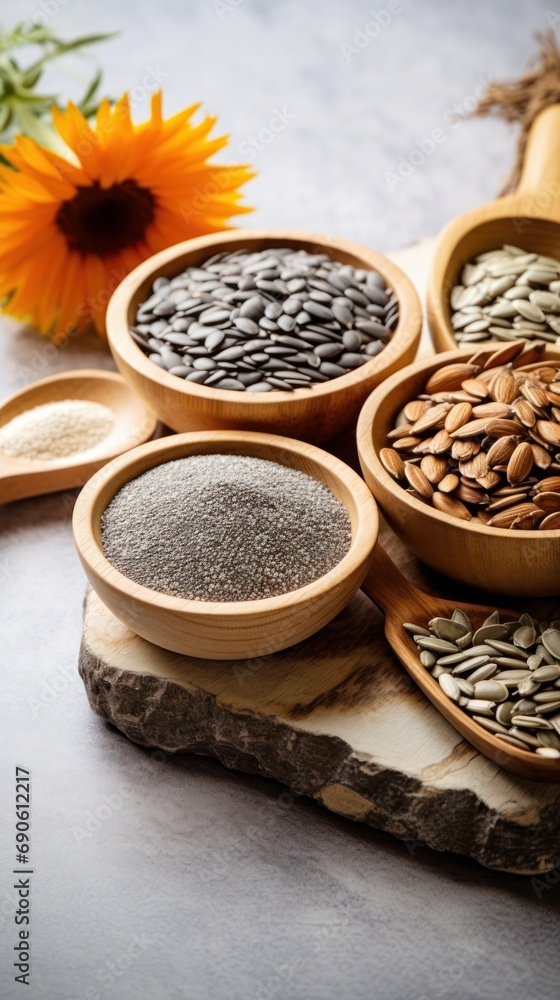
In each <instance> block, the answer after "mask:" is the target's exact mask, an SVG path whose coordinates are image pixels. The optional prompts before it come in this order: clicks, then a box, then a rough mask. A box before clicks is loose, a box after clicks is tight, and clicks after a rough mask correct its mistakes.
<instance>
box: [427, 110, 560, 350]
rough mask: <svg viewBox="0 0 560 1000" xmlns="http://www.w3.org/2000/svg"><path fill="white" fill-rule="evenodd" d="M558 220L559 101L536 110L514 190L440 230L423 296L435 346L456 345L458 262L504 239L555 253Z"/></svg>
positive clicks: (559, 240) (558, 251) (559, 255)
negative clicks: (454, 303) (453, 322)
mask: <svg viewBox="0 0 560 1000" xmlns="http://www.w3.org/2000/svg"><path fill="white" fill-rule="evenodd" d="M559 223H560V104H553V105H551V106H550V107H548V108H545V109H544V110H543V111H541V112H540V114H538V115H537V117H536V118H535V121H534V122H533V125H532V126H531V129H530V132H529V135H528V139H527V151H526V153H525V159H524V163H523V170H522V173H521V179H520V181H519V185H518V188H517V190H516V192H515V194H513V195H508V196H507V197H505V198H497V199H496V200H495V201H491V202H488V204H487V205H482V206H480V207H479V208H474V209H472V210H471V211H469V212H465V213H464V214H463V215H460V216H458V217H457V218H456V219H453V220H452V221H451V222H449V223H448V224H447V225H446V226H445V228H444V229H443V230H442V232H441V233H440V236H439V238H438V242H437V245H436V250H435V256H434V260H433V264H432V271H431V275H430V281H429V286H428V297H427V309H428V322H429V325H430V332H431V335H432V340H433V342H434V345H435V348H436V350H438V351H452V350H455V349H456V347H457V342H456V340H455V336H454V333H453V328H452V326H451V310H450V306H449V298H450V295H451V290H452V288H453V286H454V285H455V283H456V281H457V277H458V275H459V274H460V272H461V270H462V268H463V265H464V264H466V263H467V261H470V260H472V259H473V258H474V257H476V256H477V255H478V254H480V253H484V252H486V251H488V250H497V249H499V248H500V247H501V246H502V245H503V244H504V243H510V244H513V245H514V246H519V247H522V248H523V249H524V250H527V251H528V252H531V253H540V254H544V255H546V256H549V257H555V258H556V259H560V225H559ZM475 346H476V345H473V347H475ZM497 346H499V344H497Z"/></svg>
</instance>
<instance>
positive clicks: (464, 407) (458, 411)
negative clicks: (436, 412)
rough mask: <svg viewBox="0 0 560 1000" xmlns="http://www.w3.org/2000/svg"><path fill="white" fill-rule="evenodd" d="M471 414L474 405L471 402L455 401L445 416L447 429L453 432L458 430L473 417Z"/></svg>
mask: <svg viewBox="0 0 560 1000" xmlns="http://www.w3.org/2000/svg"><path fill="white" fill-rule="evenodd" d="M471 414H472V406H471V404H470V403H455V406H452V407H451V409H450V410H449V412H448V414H447V416H446V418H445V424H444V427H445V429H446V431H447V432H448V433H449V434H451V432H452V431H456V430H458V428H459V427H462V426H463V424H466V423H467V422H468V421H469V420H470V419H471Z"/></svg>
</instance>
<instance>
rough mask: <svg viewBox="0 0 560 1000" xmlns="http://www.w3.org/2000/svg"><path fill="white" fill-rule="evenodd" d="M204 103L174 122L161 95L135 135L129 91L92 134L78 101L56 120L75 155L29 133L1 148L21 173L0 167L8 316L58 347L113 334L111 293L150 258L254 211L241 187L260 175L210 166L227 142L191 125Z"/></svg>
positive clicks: (1, 287)
mask: <svg viewBox="0 0 560 1000" xmlns="http://www.w3.org/2000/svg"><path fill="white" fill-rule="evenodd" d="M199 106H200V105H198V104H195V105H193V106H192V107H189V108H186V109H185V110H184V111H182V112H180V113H179V114H177V115H175V116H173V117H172V118H168V119H167V120H164V119H163V117H162V111H161V94H159V93H158V94H154V95H153V97H152V108H151V117H150V119H149V120H148V121H146V122H144V123H142V124H141V125H136V126H135V125H134V124H133V123H132V120H131V116H130V107H129V100H128V95H126V94H125V95H124V96H123V97H122V98H121V99H120V101H118V103H117V104H115V105H114V106H113V107H111V105H110V104H109V101H107V100H105V101H103V102H102V104H101V105H100V108H99V111H98V114H97V119H96V123H95V126H94V127H92V126H90V125H89V124H88V122H87V120H86V119H85V118H84V116H83V115H82V114H81V112H80V111H79V110H78V109H77V108H76V107H75V106H74V105H73V104H69V105H68V107H67V109H66V110H65V111H59V110H58V109H56V108H53V112H52V114H53V122H54V125H55V128H56V130H57V132H58V135H59V136H60V138H61V139H62V140H63V142H64V143H65V145H66V146H67V147H68V150H69V157H68V158H66V157H65V156H61V155H59V154H58V153H55V152H53V151H51V150H49V149H46V148H45V147H43V146H40V145H39V144H38V143H36V142H35V141H34V140H33V139H29V138H26V137H24V136H18V137H17V138H16V139H15V140H14V143H13V144H12V145H9V146H2V147H0V151H1V153H2V155H3V157H4V158H5V160H7V161H8V163H9V164H11V166H6V165H0V297H2V298H3V299H5V303H4V310H5V311H6V312H8V313H10V314H11V315H12V316H14V317H16V318H17V319H20V320H25V321H28V322H31V323H33V325H35V326H37V327H38V328H39V330H41V332H42V333H46V334H49V335H51V336H52V337H53V338H54V339H55V340H59V341H60V340H63V339H64V338H66V337H67V336H68V335H69V334H70V333H72V332H73V331H74V330H81V329H83V328H84V327H85V326H87V325H88V324H89V323H93V324H94V326H95V327H96V328H97V330H98V331H99V332H103V330H104V317H105V309H106V306H107V302H108V300H109V298H110V296H111V293H112V292H113V291H114V289H115V288H116V286H117V285H118V284H119V282H120V281H121V280H122V278H124V276H125V275H126V274H127V273H128V272H129V271H131V270H132V268H133V267H135V266H136V265H137V264H139V263H140V261H142V260H145V258H146V257H149V256H151V255H152V254H153V253H156V252H157V251H158V250H162V249H164V248H165V247H168V246H171V245H172V244H173V243H178V242H180V241H181V240H186V239H190V238H191V237H194V236H201V235H203V234H204V233H212V232H217V231H219V230H222V229H227V228H230V227H229V226H228V221H229V219H230V218H231V217H232V216H235V215H239V214H240V213H244V212H248V211H251V209H249V208H248V207H246V206H244V205H241V204H240V198H241V195H240V193H239V187H240V186H241V185H242V184H244V183H245V182H246V181H247V180H249V179H250V177H252V176H254V175H253V174H252V173H251V172H250V170H249V167H247V166H244V165H238V166H223V165H217V164H210V163H208V162H207V161H208V158H209V157H211V156H212V155H213V154H214V153H216V152H217V151H218V150H219V149H222V148H223V147H224V146H225V145H226V144H227V136H225V137H220V138H217V139H209V138H208V135H209V133H210V132H211V130H212V129H213V127H214V125H215V123H216V119H215V118H211V117H206V118H205V119H204V120H203V121H202V122H201V123H200V124H198V125H193V124H192V122H191V119H192V116H193V114H194V113H195V111H196V110H197V109H198V108H199ZM70 157H71V158H70Z"/></svg>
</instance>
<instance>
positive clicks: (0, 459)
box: [0, 369, 157, 503]
mask: <svg viewBox="0 0 560 1000" xmlns="http://www.w3.org/2000/svg"><path fill="white" fill-rule="evenodd" d="M63 399H84V400H90V401H92V402H95V403H101V404H103V405H104V406H107V407H109V409H110V410H112V411H113V414H114V416H115V427H114V429H113V431H111V433H110V434H109V435H108V437H107V440H106V441H103V442H101V444H99V445H97V446H96V448H95V449H90V450H89V451H88V452H81V453H78V454H76V455H72V456H70V457H68V458H63V459H55V460H52V461H35V460H33V461H28V460H27V459H24V458H15V457H12V456H10V455H5V454H2V453H0V503H8V502H10V501H11V500H21V499H22V498H24V497H32V496H39V494H41V493H54V492H56V491H57V490H68V489H72V488H73V487H75V486H83V484H84V483H85V482H87V480H88V479H89V478H90V476H92V475H93V473H94V472H97V470H98V469H100V468H101V466H103V465H105V463H106V462H108V461H109V460H110V459H112V458H115V457H116V456H117V455H120V454H121V453H122V452H124V451H128V450H129V448H134V447H135V446H136V445H138V444H143V443H144V441H147V440H148V439H149V438H151V436H152V434H153V433H154V431H155V429H156V424H157V418H156V416H155V414H153V413H152V412H151V411H150V410H149V409H148V407H147V406H146V405H145V403H143V402H142V400H141V399H140V398H139V397H138V396H136V395H135V394H134V393H133V392H132V390H131V389H129V387H128V386H127V384H126V382H125V381H124V379H123V378H121V376H120V375H117V374H116V373H115V372H110V371H99V370H96V369H83V370H81V371H71V372H64V373H62V374H60V375H52V376H50V377H49V378H44V379H41V380H40V381H39V382H34V383H33V384H32V385H30V386H27V387H26V388H25V389H22V390H21V391H20V392H16V393H15V395H13V396H10V398H9V399H7V400H5V402H4V403H2V404H1V405H0V427H2V426H4V424H7V423H8V421H10V420H12V419H13V417H16V416H18V415H19V414H20V413H23V412H24V411H25V410H30V409H32V408H33V407H34V406H42V405H43V404H45V403H53V402H55V401H57V400H63Z"/></svg>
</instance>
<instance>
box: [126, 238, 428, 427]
mask: <svg viewBox="0 0 560 1000" xmlns="http://www.w3.org/2000/svg"><path fill="white" fill-rule="evenodd" d="M273 246H293V247H296V248H300V249H304V250H309V251H311V252H312V253H328V254H329V255H330V256H331V257H333V258H334V259H335V260H339V261H342V262H343V263H345V264H352V265H354V266H355V267H359V268H367V269H375V270H376V271H378V272H379V274H381V275H382V277H383V278H384V280H385V281H386V283H387V285H388V286H390V287H391V289H392V290H393V291H394V293H395V294H396V296H397V298H398V300H399V310H400V313H399V322H398V325H397V328H396V330H395V333H394V335H393V337H392V338H391V340H390V341H389V343H388V344H387V346H386V347H385V348H384V349H383V351H381V353H380V354H378V355H377V357H375V358H372V359H371V361H368V362H366V364H364V365H362V366H361V367H360V368H357V369H355V370H354V371H352V372H349V373H348V375H341V376H340V377H339V378H336V379H332V380H331V381H329V382H323V383H321V384H319V385H315V386H313V388H311V389H295V390H294V391H293V392H271V393H239V392H231V391H228V390H227V389H214V388H212V387H210V388H208V387H207V386H204V385H197V384H196V383H194V382H186V381H184V380H183V379H181V378H178V377H177V376H176V375H170V374H169V372H166V371H163V370H162V369H161V368H158V366H157V365H155V364H154V363H153V362H152V361H150V360H149V358H148V357H146V355H145V354H144V352H143V351H142V350H141V349H140V348H139V347H138V346H137V344H135V343H134V340H133V339H132V337H131V336H130V332H129V331H130V327H131V325H132V324H133V323H134V320H135V316H136V311H137V307H138V305H139V304H140V303H141V302H143V301H144V300H145V299H147V298H148V296H149V294H150V291H151V287H152V282H153V281H154V279H155V278H156V277H157V276H158V275H165V276H167V277H172V276H174V275H176V274H179V272H180V271H183V270H184V269H185V268H186V267H188V266H189V265H196V264H200V263H201V262H202V261H204V260H206V259H207V258H208V257H210V256H211V255H213V254H215V253H219V252H221V251H233V250H238V249H240V248H243V247H247V248H249V249H250V250H252V251H255V250H262V249H265V248H266V247H273ZM421 328H422V310H421V306H420V302H419V299H418V296H417V294H416V291H415V289H414V287H413V285H412V284H411V282H410V281H409V279H408V278H407V277H406V275H405V274H403V272H402V271H401V270H400V268H398V267H397V266H396V265H395V264H393V263H391V261H389V260H387V258H386V257H383V256H382V255H381V254H378V253H375V252H374V251H373V250H368V249H367V248H366V247H363V246H360V245H359V244H358V243H352V242H350V241H349V240H342V239H337V238H335V237H328V236H317V235H315V234H313V233H306V232H297V231H295V230H291V229H256V230H250V229H245V230H244V229H238V230H234V231H233V232H224V233H214V234H212V235H210V236H203V237H200V238H199V239H194V240H188V241H187V242H186V243H179V244H177V245H176V246H173V247H170V248H169V249H167V250H163V251H161V253H158V254H156V255H155V256H154V257H151V258H150V259H149V260H146V261H144V263H142V264H140V265H139V266H138V267H137V268H135V270H134V271H132V272H131V273H130V274H129V275H128V276H127V277H126V278H125V279H124V281H122V282H121V284H120V285H119V287H118V288H117V289H116V291H115V293H114V295H113V297H112V299H111V301H110V303H109V308H108V311H107V336H108V339H109V344H110V347H111V351H112V352H113V356H114V358H115V361H116V363H117V365H118V367H119V369H120V371H121V373H122V375H123V376H124V377H125V379H126V380H127V382H129V383H130V385H131V386H132V387H133V388H134V389H135V390H136V392H138V394H139V395H140V396H142V398H143V399H145V400H146V402H148V403H149V404H150V406H151V407H152V408H153V409H154V410H155V411H156V413H157V415H158V417H159V418H160V420H162V421H163V423H165V424H167V426H168V427H172V428H173V430H175V431H197V430H219V429H226V428H231V429H236V430H243V429H246V430H254V431H267V432H270V433H275V434H286V435H289V436H290V437H295V438H300V439H302V440H304V441H311V442H313V443H316V444H317V443H319V444H321V443H323V442H325V441H328V440H330V439H331V438H332V437H334V436H335V435H338V434H340V433H342V432H343V431H344V430H346V429H347V428H348V427H349V426H350V425H351V424H353V423H355V421H356V419H357V416H358V413H359V411H360V407H361V405H362V403H363V402H364V400H365V399H366V398H367V396H368V395H369V393H370V392H371V390H372V389H373V388H375V386H376V385H379V383H380V382H382V381H383V379H384V378H386V377H387V376H388V375H391V374H392V373H393V372H395V371H398V369H400V368H402V367H403V366H404V365H407V364H408V363H409V362H410V361H412V360H413V358H414V356H415V354H416V350H417V347H418V342H419V339H420V332H421Z"/></svg>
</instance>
